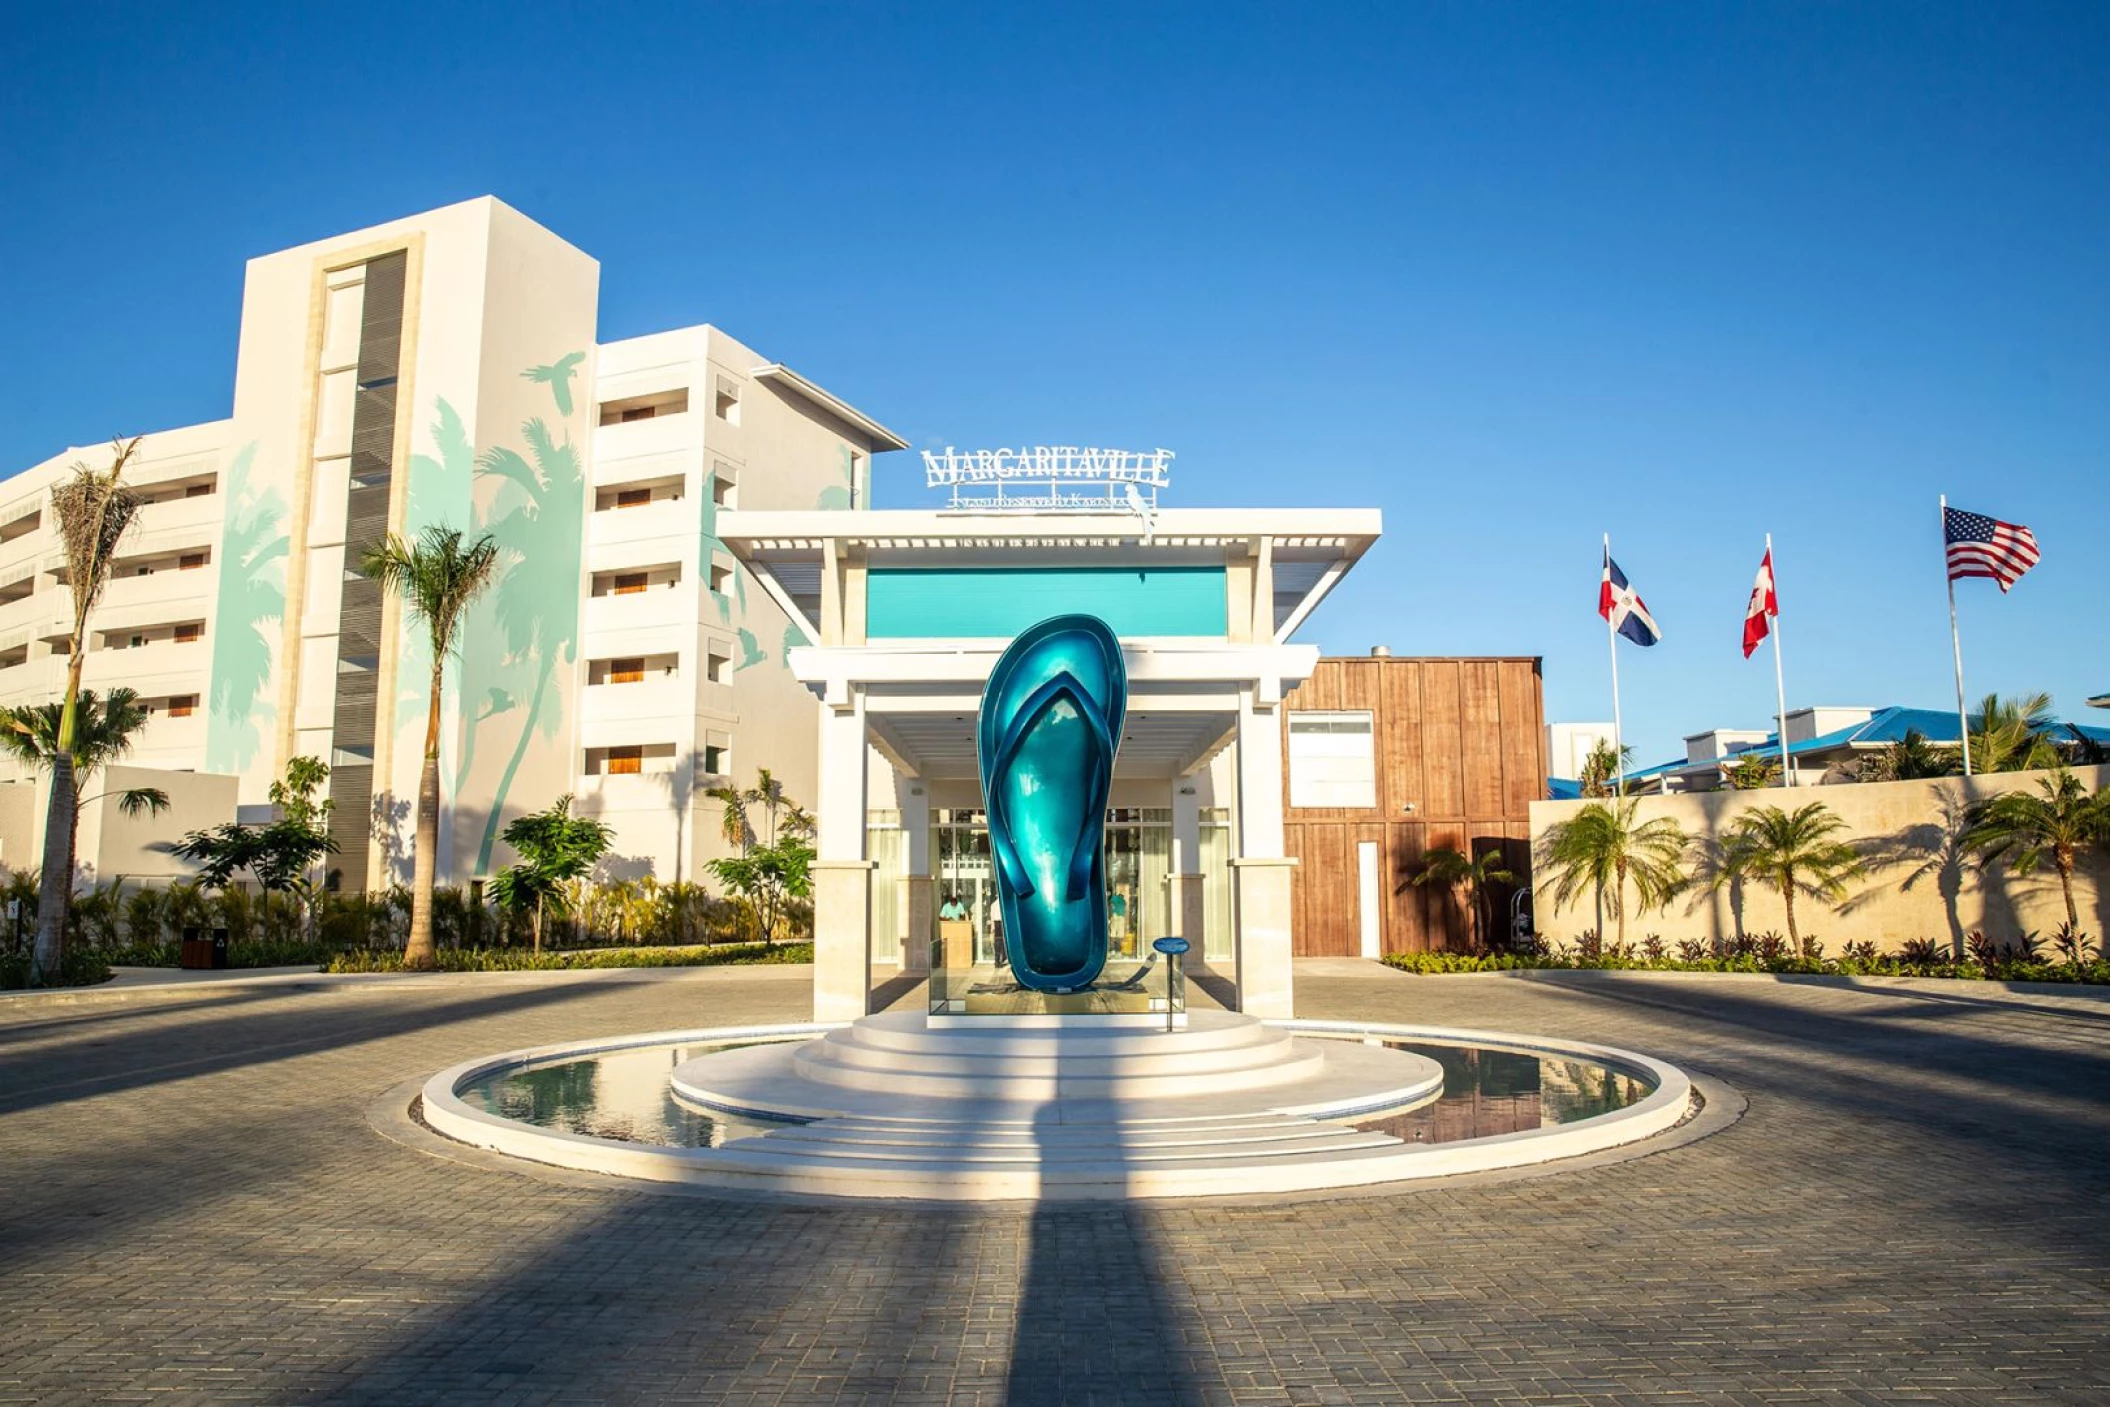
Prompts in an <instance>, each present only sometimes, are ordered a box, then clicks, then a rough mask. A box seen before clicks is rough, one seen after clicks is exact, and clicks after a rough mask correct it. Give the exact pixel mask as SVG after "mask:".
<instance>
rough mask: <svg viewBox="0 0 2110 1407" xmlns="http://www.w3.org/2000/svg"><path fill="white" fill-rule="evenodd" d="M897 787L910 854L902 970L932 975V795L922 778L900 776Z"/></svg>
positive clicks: (903, 909) (904, 899)
mask: <svg viewBox="0 0 2110 1407" xmlns="http://www.w3.org/2000/svg"><path fill="white" fill-rule="evenodd" d="M895 785H896V787H897V788H898V789H899V792H900V805H901V830H902V834H903V835H904V837H905V839H906V844H905V846H904V848H905V849H906V850H907V852H908V853H907V864H905V865H904V866H903V867H902V868H903V874H902V877H901V884H902V889H903V893H902V896H901V898H902V904H901V912H902V913H903V914H904V915H905V916H906V924H907V926H906V928H905V929H904V930H903V933H902V938H901V970H902V971H903V972H919V973H920V972H928V971H930V945H931V940H932V939H933V938H935V937H936V936H937V933H938V930H937V927H936V911H935V907H934V905H933V903H932V898H933V892H932V881H931V874H930V793H929V791H928V789H927V788H926V787H925V786H924V784H923V779H922V778H921V777H900V778H898V779H897V780H896V782H895Z"/></svg>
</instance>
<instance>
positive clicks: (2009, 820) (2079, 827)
mask: <svg viewBox="0 0 2110 1407" xmlns="http://www.w3.org/2000/svg"><path fill="white" fill-rule="evenodd" d="M2105 841H2110V796H2106V795H2105V794H2104V793H2102V792H2096V793H2094V794H2092V795H2091V794H2090V793H2089V792H2088V791H2087V789H2086V788H2084V787H2083V786H2082V785H2081V779H2080V778H2079V777H2077V776H2075V775H2074V774H2073V773H2072V772H2069V771H2068V770H2067V769H2066V768H2064V767H2058V768H2055V769H2053V771H2052V774H2051V775H2050V776H2048V777H2041V778H2039V779H2038V781H2037V789H2036V791H2034V792H2032V791H2011V792H2005V793H2003V794H2002V795H2000V796H1996V797H1994V798H1992V799H1991V800H1990V801H1983V802H1980V803H1978V804H1977V805H1976V806H1973V807H1972V808H1971V812H1970V820H1969V822H1968V824H1967V826H1966V828H1965V830H1964V844H1965V845H1966V846H1967V847H1969V848H1970V849H1973V850H1976V851H1979V852H1980V853H1982V854H1983V855H1984V856H1985V857H1986V858H1987V859H1988V860H2002V859H2004V860H2006V861H2007V863H2008V864H2009V865H2010V866H2011V867H2012V868H2013V869H2014V871H2015V873H2016V874H2019V875H2027V874H2031V873H2034V872H2035V870H2036V869H2037V867H2038V866H2039V865H2041V864H2043V863H2044V862H2045V861H2046V860H2049V861H2051V866H2052V869H2053V870H2054V871H2055V872H2057V874H2058V876H2059V891H2060V893H2061V894H2062V895H2063V896H2064V897H2065V900H2066V923H2067V925H2068V927H2071V928H2075V929H2078V928H2079V927H2080V926H2081V915H2080V910H2079V909H2077V908H2076V907H2075V906H2074V902H2073V871H2074V862H2075V860H2076V858H2077V857H2078V856H2079V854H2080V852H2081V851H2083V850H2085V849H2087V848H2089V847H2090V846H2095V845H2101V844H2103V843H2104V842H2105Z"/></svg>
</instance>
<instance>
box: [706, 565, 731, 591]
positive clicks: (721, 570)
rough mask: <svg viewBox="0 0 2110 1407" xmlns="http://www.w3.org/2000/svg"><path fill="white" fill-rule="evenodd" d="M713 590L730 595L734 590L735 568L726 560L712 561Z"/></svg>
mask: <svg viewBox="0 0 2110 1407" xmlns="http://www.w3.org/2000/svg"><path fill="white" fill-rule="evenodd" d="M711 590H713V591H715V592H717V593H718V594H719V595H720V596H730V595H731V594H732V591H733V569H732V566H731V565H730V564H729V563H726V562H712V563H711Z"/></svg>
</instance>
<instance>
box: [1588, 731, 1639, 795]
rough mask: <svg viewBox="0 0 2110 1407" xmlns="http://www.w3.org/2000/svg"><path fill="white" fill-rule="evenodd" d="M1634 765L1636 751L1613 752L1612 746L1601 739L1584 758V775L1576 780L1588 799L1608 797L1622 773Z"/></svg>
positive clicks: (1621, 750) (1628, 749) (1629, 749)
mask: <svg viewBox="0 0 2110 1407" xmlns="http://www.w3.org/2000/svg"><path fill="white" fill-rule="evenodd" d="M1633 765H1634V750H1633V749H1632V748H1631V747H1622V748H1620V749H1619V750H1618V751H1616V752H1615V751H1613V749H1612V744H1611V743H1610V742H1608V741H1605V740H1604V739H1599V740H1598V743H1597V746H1595V747H1593V748H1591V749H1590V752H1589V755H1588V756H1587V757H1585V758H1583V765H1582V775H1581V776H1580V777H1578V778H1577V779H1576V780H1577V782H1578V783H1579V784H1580V785H1581V787H1582V794H1583V795H1584V796H1587V797H1607V796H1610V795H1611V794H1612V789H1613V787H1614V786H1615V785H1616V784H1617V782H1618V778H1619V776H1620V774H1621V773H1622V772H1624V771H1625V770H1626V769H1627V768H1630V767H1632V766H1633Z"/></svg>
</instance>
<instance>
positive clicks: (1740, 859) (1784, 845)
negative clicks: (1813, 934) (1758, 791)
mask: <svg viewBox="0 0 2110 1407" xmlns="http://www.w3.org/2000/svg"><path fill="white" fill-rule="evenodd" d="M1845 829H1846V822H1844V821H1842V820H1840V819H1839V817H1838V815H1837V814H1836V813H1834V812H1833V810H1832V808H1831V807H1829V806H1826V805H1825V804H1824V803H1823V802H1821V801H1812V802H1811V803H1810V804H1809V805H1807V806H1802V807H1798V808H1797V809H1796V810H1793V811H1786V810H1783V809H1781V808H1780V807H1778V806H1754V807H1753V808H1752V809H1750V810H1749V811H1746V812H1744V813H1743V814H1742V815H1740V816H1738V817H1737V818H1736V820H1735V821H1733V822H1732V823H1731V824H1730V826H1729V829H1728V832H1727V833H1726V834H1725V835H1724V836H1723V837H1722V839H1721V841H1720V843H1719V845H1720V853H1719V856H1718V863H1717V866H1716V872H1715V883H1716V884H1717V885H1723V884H1730V883H1733V882H1735V881H1737V880H1746V881H1750V882H1753V883H1758V884H1765V885H1769V886H1771V887H1772V888H1773V889H1775V890H1777V891H1778V892H1779V894H1780V902H1781V904H1782V906H1783V907H1785V908H1786V909H1787V914H1788V941H1789V942H1790V943H1793V944H1794V945H1795V947H1796V949H1797V951H1800V949H1801V945H1802V934H1801V932H1800V931H1799V930H1798V929H1797V928H1796V926H1795V896H1796V895H1797V894H1807V895H1809V896H1810V897H1811V898H1812V899H1821V900H1823V901H1825V902H1826V903H1829V904H1837V903H1838V902H1839V901H1840V900H1842V899H1844V898H1845V897H1846V882H1847V881H1848V880H1850V879H1858V878H1860V877H1861V876H1862V875H1864V874H1866V873H1867V870H1868V867H1867V862H1866V861H1865V860H1864V859H1863V857H1862V855H1861V852H1860V851H1858V850H1856V849H1854V847H1853V846H1851V845H1849V844H1847V843H1846V842H1845V841H1843V840H1838V839H1835V837H1836V836H1837V835H1838V834H1839V832H1840V831H1843V830H1845Z"/></svg>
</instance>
